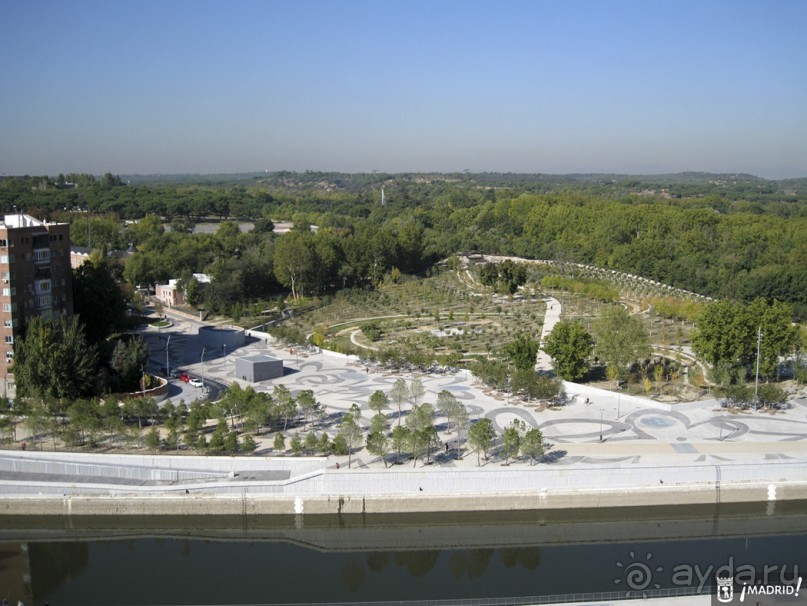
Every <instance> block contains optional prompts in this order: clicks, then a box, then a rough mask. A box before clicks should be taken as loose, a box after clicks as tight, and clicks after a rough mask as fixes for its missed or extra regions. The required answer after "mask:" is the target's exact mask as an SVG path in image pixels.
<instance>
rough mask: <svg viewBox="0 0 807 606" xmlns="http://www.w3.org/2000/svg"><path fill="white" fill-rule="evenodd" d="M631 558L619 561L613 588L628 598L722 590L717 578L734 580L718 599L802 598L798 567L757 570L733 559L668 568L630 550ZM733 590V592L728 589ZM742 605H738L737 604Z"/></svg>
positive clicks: (775, 565)
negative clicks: (678, 591)
mask: <svg viewBox="0 0 807 606" xmlns="http://www.w3.org/2000/svg"><path fill="white" fill-rule="evenodd" d="M629 556H630V557H629V558H625V559H624V561H623V560H620V561H618V562H616V567H617V569H618V570H619V571H620V573H619V574H618V576H617V578H615V579H614V585H616V586H617V587H618V588H620V589H621V588H624V590H625V597H635V596H639V595H648V594H649V593H652V592H653V591H654V590H660V589H662V588H664V589H677V588H688V589H691V590H692V591H693V592H694V593H704V592H706V591H707V590H708V589H707V588H709V587H715V589H716V591H719V590H720V587H721V585H720V584H719V582H718V579H731V582H730V583H729V584H728V585H726V584H724V585H723V587H725V588H726V589H724V593H723V594H720V593H715V594H714V595H715V596H716V597H718V598H719V596H720V595H723V596H724V597H726V596H728V595H729V594H730V595H731V598H730V599H729V600H728V602H722V603H731V600H732V599H735V598H739V597H742V596H745V597H746V598H748V597H750V596H751V595H754V596H757V595H769V593H768V589H771V592H770V595H774V594H775V592H776V591H777V589H776V588H777V587H778V588H779V589H778V591H779V593H778V594H777V595H789V596H794V597H796V598H798V597H801V596H803V595H804V593H802V592H801V574H800V572H799V567H798V564H786V563H781V564H765V565H764V566H762V568H761V569H760V568H758V567H757V566H754V565H753V564H740V563H738V562H736V561H735V559H734V556H730V557H729V558H728V560H727V561H726V562H725V563H723V564H707V565H701V564H676V565H673V566H670V567H668V568H666V569H665V567H664V566H661V565H659V564H657V562H656V561H655V560H654V559H653V554H651V553H645V554H644V555H642V554H640V553H637V552H633V551H631V552H630V553H629ZM729 587H730V589H731V591H729V590H728V588H729ZM738 603H739V602H738Z"/></svg>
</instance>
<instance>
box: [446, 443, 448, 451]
mask: <svg viewBox="0 0 807 606" xmlns="http://www.w3.org/2000/svg"><path fill="white" fill-rule="evenodd" d="M446 454H448V442H446Z"/></svg>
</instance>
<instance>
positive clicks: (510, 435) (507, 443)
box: [502, 419, 523, 465]
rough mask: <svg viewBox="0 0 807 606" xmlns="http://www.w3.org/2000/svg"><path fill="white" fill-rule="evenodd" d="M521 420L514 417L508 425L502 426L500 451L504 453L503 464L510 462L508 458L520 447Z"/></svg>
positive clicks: (514, 454) (513, 455)
mask: <svg viewBox="0 0 807 606" xmlns="http://www.w3.org/2000/svg"><path fill="white" fill-rule="evenodd" d="M522 423H523V422H522V421H519V420H518V419H515V420H514V421H513V422H512V423H510V425H508V426H507V427H505V428H504V433H503V434H502V453H503V454H504V463H505V465H509V464H510V458H511V457H515V456H516V455H517V454H518V451H519V449H520V448H521V434H520V433H519V431H520V430H521V425H522Z"/></svg>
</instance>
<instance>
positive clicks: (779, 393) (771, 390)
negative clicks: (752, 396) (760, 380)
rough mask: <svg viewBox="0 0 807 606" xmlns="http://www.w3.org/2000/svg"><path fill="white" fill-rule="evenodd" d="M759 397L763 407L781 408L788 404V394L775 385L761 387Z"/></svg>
mask: <svg viewBox="0 0 807 606" xmlns="http://www.w3.org/2000/svg"><path fill="white" fill-rule="evenodd" d="M757 396H758V398H759V404H760V406H762V407H770V408H779V407H780V406H782V405H783V404H784V403H785V402H787V392H785V390H784V389H782V388H781V387H779V386H778V385H776V384H774V383H764V384H762V385H760V386H759V389H758V390H757Z"/></svg>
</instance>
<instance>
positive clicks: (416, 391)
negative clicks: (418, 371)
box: [409, 379, 426, 407]
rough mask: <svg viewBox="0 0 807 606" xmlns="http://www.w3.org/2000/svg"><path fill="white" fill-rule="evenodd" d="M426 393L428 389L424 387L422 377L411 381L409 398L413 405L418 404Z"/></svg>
mask: <svg viewBox="0 0 807 606" xmlns="http://www.w3.org/2000/svg"><path fill="white" fill-rule="evenodd" d="M425 393H426V390H425V389H424V388H423V383H421V381H420V379H412V380H411V381H410V382H409V399H410V400H411V402H412V406H413V407H415V406H417V405H418V403H419V402H420V400H421V398H422V397H423V396H424V394H425Z"/></svg>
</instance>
